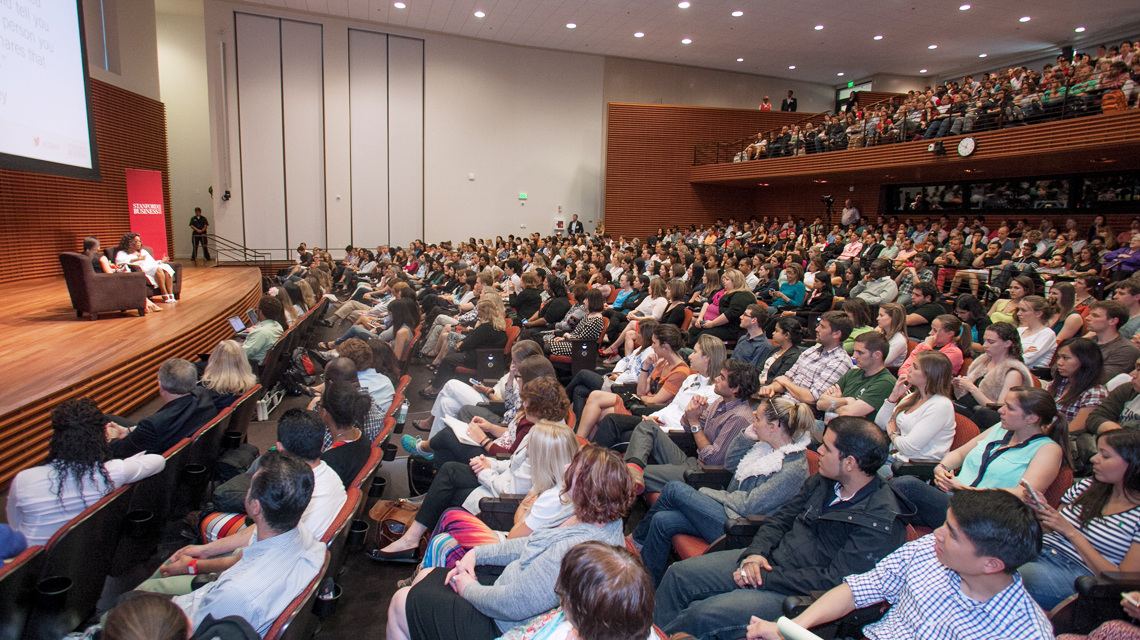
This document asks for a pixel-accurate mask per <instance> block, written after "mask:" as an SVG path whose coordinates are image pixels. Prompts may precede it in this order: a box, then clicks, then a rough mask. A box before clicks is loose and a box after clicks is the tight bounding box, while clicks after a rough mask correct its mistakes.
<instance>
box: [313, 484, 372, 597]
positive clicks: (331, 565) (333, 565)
mask: <svg viewBox="0 0 1140 640" xmlns="http://www.w3.org/2000/svg"><path fill="white" fill-rule="evenodd" d="M363 504H364V494H363V493H361V491H360V489H358V488H356V487H349V489H348V496H347V497H346V498H345V501H344V506H342V507H341V508H340V512H338V513H337V514H336V518H333V521H332V523H331V524H330V525H329V528H328V529H327V530H326V531H325V535H323V536H321V542H323V543H325V546H327V547H328V550H329V560H328V571H327V574H328V576H329V577H331V578H333V579H334V580H335V579H336V577H337V574H339V573H340V567H341V565H342V564H344V555H345V541H346V540H347V538H348V530H349V527H350V526H351V525H352V521H353V520H354V519H355V518H356V514H357V512H358V511H359V510H360V507H361V506H362V505H363Z"/></svg>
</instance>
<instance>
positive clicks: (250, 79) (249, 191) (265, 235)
mask: <svg viewBox="0 0 1140 640" xmlns="http://www.w3.org/2000/svg"><path fill="white" fill-rule="evenodd" d="M234 33H235V35H236V38H237V46H236V47H235V48H234V49H235V55H234V57H235V62H236V64H237V90H238V95H237V102H238V135H239V147H240V149H241V206H242V211H243V217H244V220H245V239H244V241H245V245H246V246H247V247H250V248H253V249H275V250H278V251H274V252H273V258H274V259H286V258H287V252H286V251H285V248H286V247H287V246H288V240H287V237H286V231H285V229H286V224H285V139H284V131H283V127H284V122H283V119H282V108H281V104H282V103H281V101H282V90H281V21H280V20H278V19H277V18H266V17H262V16H254V15H250V14H246V13H236V14H235V15H234Z"/></svg>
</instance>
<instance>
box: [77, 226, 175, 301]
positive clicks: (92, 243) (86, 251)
mask: <svg viewBox="0 0 1140 640" xmlns="http://www.w3.org/2000/svg"><path fill="white" fill-rule="evenodd" d="M83 255H85V256H87V257H88V258H90V259H91V267H92V268H93V269H95V273H118V272H120V271H122V272H124V273H125V272H129V271H130V267H127V266H122V267H116V266H115V265H113V264H111V261H110V260H108V259H107V256H106V255H104V254H103V247H102V246H101V245H100V244H99V238H96V237H95V236H87V237H86V238H84V239H83ZM146 311H147V313H150V312H152V311H162V307H160V306H158V305H157V304H155V303H154V302H153V301H152V300H151V299H150V298H147V299H146Z"/></svg>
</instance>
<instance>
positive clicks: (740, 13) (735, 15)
mask: <svg viewBox="0 0 1140 640" xmlns="http://www.w3.org/2000/svg"><path fill="white" fill-rule="evenodd" d="M742 15H744V12H743V11H733V12H732V17H733V18H739V17H740V16H742Z"/></svg>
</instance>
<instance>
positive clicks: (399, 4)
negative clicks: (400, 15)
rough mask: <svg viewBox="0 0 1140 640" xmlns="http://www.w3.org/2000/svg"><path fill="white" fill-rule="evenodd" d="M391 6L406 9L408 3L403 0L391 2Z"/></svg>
mask: <svg viewBox="0 0 1140 640" xmlns="http://www.w3.org/2000/svg"><path fill="white" fill-rule="evenodd" d="M392 6H393V7H396V8H397V9H407V8H408V5H406V4H404V3H403V2H395V3H393V4H392Z"/></svg>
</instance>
